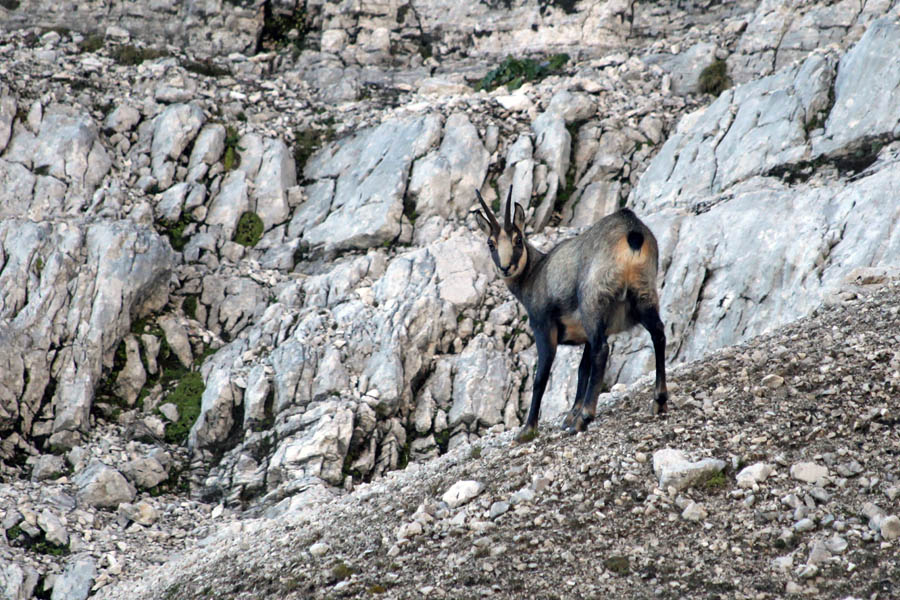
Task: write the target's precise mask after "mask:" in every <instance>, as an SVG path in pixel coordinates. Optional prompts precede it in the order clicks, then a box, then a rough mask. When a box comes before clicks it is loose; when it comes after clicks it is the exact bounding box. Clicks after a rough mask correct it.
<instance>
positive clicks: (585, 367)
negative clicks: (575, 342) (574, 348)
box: [562, 343, 591, 433]
mask: <svg viewBox="0 0 900 600" xmlns="http://www.w3.org/2000/svg"><path fill="white" fill-rule="evenodd" d="M590 376H591V345H590V344H589V343H586V344H585V345H584V352H583V353H582V355H581V364H579V365H578V387H577V389H576V391H575V401H574V402H573V403H572V410H570V411H569V413H568V414H567V415H566V418H565V420H564V421H563V424H562V428H563V430H565V431H568V432H569V433H575V420H576V419H577V418H578V415H579V413H581V407H582V406H583V405H584V397H585V394H586V393H587V388H588V380H589V379H590Z"/></svg>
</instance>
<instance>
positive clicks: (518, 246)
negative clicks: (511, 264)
mask: <svg viewBox="0 0 900 600" xmlns="http://www.w3.org/2000/svg"><path fill="white" fill-rule="evenodd" d="M521 247H522V236H521V235H517V236H516V248H521Z"/></svg>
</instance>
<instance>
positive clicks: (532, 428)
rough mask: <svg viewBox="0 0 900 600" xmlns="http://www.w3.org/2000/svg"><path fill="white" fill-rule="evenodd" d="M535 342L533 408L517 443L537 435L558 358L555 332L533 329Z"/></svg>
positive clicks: (540, 328)
mask: <svg viewBox="0 0 900 600" xmlns="http://www.w3.org/2000/svg"><path fill="white" fill-rule="evenodd" d="M532 330H533V333H534V341H535V345H536V346H537V353H538V364H537V368H536V369H535V371H534V388H533V389H532V391H531V407H530V408H529V409H528V418H527V420H526V421H525V426H524V427H522V430H521V431H520V432H519V434H518V435H517V436H516V441H517V442H527V441H530V440H532V439H534V437H535V435H537V424H538V416H539V415H540V412H541V399H542V398H543V397H544V390H545V389H546V388H547V381H548V380H549V379H550V367H551V366H552V365H553V359H554V358H555V357H556V342H557V336H556V332H555V330H552V329H548V328H544V327H532Z"/></svg>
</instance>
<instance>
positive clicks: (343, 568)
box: [331, 561, 356, 582]
mask: <svg viewBox="0 0 900 600" xmlns="http://www.w3.org/2000/svg"><path fill="white" fill-rule="evenodd" d="M354 573H356V570H355V569H354V568H353V567H348V566H347V563H345V562H343V561H339V562H338V563H337V564H336V565H334V566H333V567H331V578H332V580H334V581H335V582H338V581H343V580H345V579H349V578H350V577H352V576H353V574H354Z"/></svg>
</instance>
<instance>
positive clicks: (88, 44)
mask: <svg viewBox="0 0 900 600" xmlns="http://www.w3.org/2000/svg"><path fill="white" fill-rule="evenodd" d="M102 47H103V36H102V35H100V34H99V33H92V34H91V35H89V36H87V37H86V38H84V39H83V40H81V43H80V44H78V50H79V51H81V52H96V51H97V50H99V49H100V48H102Z"/></svg>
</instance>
